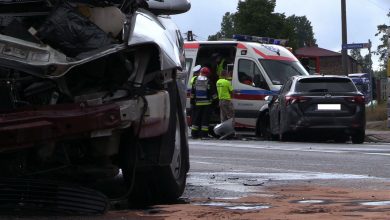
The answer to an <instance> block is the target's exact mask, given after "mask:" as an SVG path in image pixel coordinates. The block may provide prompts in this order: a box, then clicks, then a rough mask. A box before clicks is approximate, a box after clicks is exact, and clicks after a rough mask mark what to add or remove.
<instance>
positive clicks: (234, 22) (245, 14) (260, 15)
mask: <svg viewBox="0 0 390 220" xmlns="http://www.w3.org/2000/svg"><path fill="white" fill-rule="evenodd" d="M275 6H276V1H275V0H245V1H239V2H238V5H237V12H236V13H228V12H227V13H225V15H224V16H223V19H222V23H221V30H220V31H219V32H217V33H216V34H215V35H211V36H209V40H218V39H221V38H231V37H232V35H233V34H245V35H254V36H260V37H271V38H277V39H288V40H289V43H288V46H290V47H292V48H293V49H297V48H298V47H303V46H305V45H314V44H315V43H316V40H315V39H314V33H313V27H312V26H311V23H310V21H309V20H308V19H307V18H306V16H295V15H292V16H290V17H288V18H286V16H285V14H280V13H274V9H275Z"/></svg>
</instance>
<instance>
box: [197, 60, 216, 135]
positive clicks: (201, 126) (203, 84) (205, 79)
mask: <svg viewBox="0 0 390 220" xmlns="http://www.w3.org/2000/svg"><path fill="white" fill-rule="evenodd" d="M209 75H210V69H209V68H207V67H203V68H202V69H201V70H200V74H199V76H198V77H197V78H196V79H194V81H193V83H192V89H191V99H192V100H193V102H194V109H193V114H192V115H193V119H192V126H191V136H192V138H207V137H208V134H209V116H210V110H211V104H212V103H213V102H214V101H215V100H216V99H217V94H216V92H215V90H214V89H213V88H215V87H213V86H212V85H211V81H210V79H209Z"/></svg>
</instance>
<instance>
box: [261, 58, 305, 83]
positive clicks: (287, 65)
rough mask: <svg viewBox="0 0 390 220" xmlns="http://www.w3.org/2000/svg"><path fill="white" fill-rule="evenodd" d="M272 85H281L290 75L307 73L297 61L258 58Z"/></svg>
mask: <svg viewBox="0 0 390 220" xmlns="http://www.w3.org/2000/svg"><path fill="white" fill-rule="evenodd" d="M259 61H260V63H261V65H262V66H263V68H264V70H265V71H266V73H267V75H268V77H269V78H270V79H271V81H272V83H273V84H274V85H283V84H284V83H285V82H286V81H287V80H288V79H289V78H290V77H291V76H296V75H309V74H308V73H307V71H306V70H305V68H304V67H303V66H302V65H301V64H300V63H299V62H298V61H285V60H266V59H259Z"/></svg>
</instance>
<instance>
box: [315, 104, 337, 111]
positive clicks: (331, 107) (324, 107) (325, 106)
mask: <svg viewBox="0 0 390 220" xmlns="http://www.w3.org/2000/svg"><path fill="white" fill-rule="evenodd" d="M317 109H318V110H341V105H340V104H318V105H317Z"/></svg>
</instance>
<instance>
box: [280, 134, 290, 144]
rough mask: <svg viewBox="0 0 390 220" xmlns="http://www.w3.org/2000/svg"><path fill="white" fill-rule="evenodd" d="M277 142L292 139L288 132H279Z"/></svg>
mask: <svg viewBox="0 0 390 220" xmlns="http://www.w3.org/2000/svg"><path fill="white" fill-rule="evenodd" d="M279 140H280V141H283V142H284V141H291V140H292V138H291V134H290V133H289V132H283V133H282V132H280V133H279Z"/></svg>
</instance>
